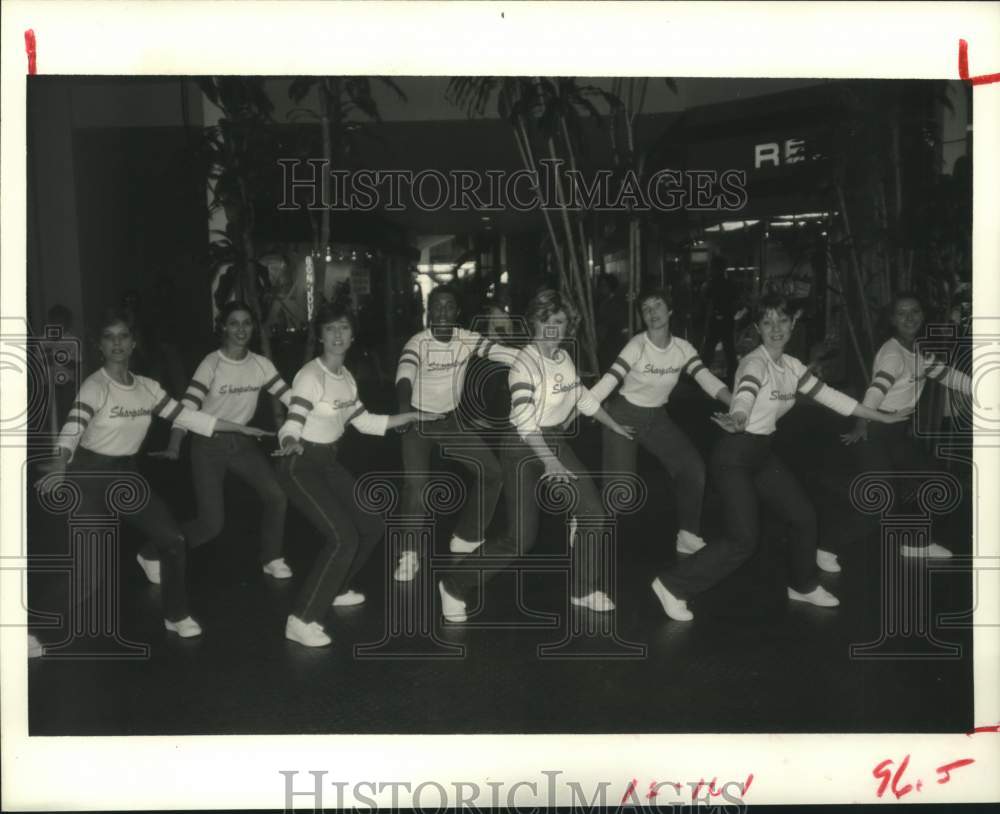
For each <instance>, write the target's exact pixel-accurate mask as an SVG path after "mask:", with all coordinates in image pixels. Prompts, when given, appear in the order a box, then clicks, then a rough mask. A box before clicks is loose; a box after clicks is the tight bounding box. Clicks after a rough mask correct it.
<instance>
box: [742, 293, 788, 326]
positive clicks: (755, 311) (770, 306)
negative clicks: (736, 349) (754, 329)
mask: <svg viewBox="0 0 1000 814" xmlns="http://www.w3.org/2000/svg"><path fill="white" fill-rule="evenodd" d="M768 311H777V312H778V313H779V314H785V316H788V317H791V318H793V319H794V317H795V309H793V308H792V307H791V305H790V304H789V302H788V297H786V296H784V295H783V294H777V293H773V292H772V293H768V294H764V295H763V296H762V297H761V298H760V299H758V300H757V301H756V302H755V303H754V304H753V308H752V309H751V312H750V314H751V316H750V318H751V319H752V320H753V323H754V325H757V324H759V323H760V321H761V320H762V319H763V318H764V316H765V314H767V312H768Z"/></svg>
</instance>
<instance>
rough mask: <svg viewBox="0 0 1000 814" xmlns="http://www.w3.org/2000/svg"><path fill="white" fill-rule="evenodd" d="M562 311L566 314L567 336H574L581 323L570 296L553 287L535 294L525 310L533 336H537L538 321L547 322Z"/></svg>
mask: <svg viewBox="0 0 1000 814" xmlns="http://www.w3.org/2000/svg"><path fill="white" fill-rule="evenodd" d="M560 311H562V312H563V313H564V314H565V315H566V336H567V337H570V336H573V335H574V334H575V333H576V328H577V326H578V325H579V324H580V315H579V313H577V310H576V308H574V307H573V304H572V303H571V302H570V301H569V298H568V297H564V296H563V295H562V294H560V293H559V292H558V291H556V290H555V289H553V288H543V289H542V290H541V291H539V292H538V293H537V294H535V296H534V297H532V298H531V302H529V303H528V307H527V309H526V311H525V318H526V319H527V320H528V328H529V330H530V331H531V336H532V338H533V339H534V338H536V337H535V331H536V327H535V325H536V323H539V322H545V321H546V320H547V319H548V318H549V317H551V316H552V315H553V314H557V313H559V312H560Z"/></svg>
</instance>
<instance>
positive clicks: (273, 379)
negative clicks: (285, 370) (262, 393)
mask: <svg viewBox="0 0 1000 814" xmlns="http://www.w3.org/2000/svg"><path fill="white" fill-rule="evenodd" d="M260 366H261V368H262V369H263V371H264V377H265V381H264V384H263V385H261V387H262V388H263V389H264V390H266V391H267V392H268V393H270V394H271V395H272V396H274V397H275V398H276V399H278V400H279V401H280V402H281V403H282V404H284V405H285V406H286V407H288V406H289V405H290V404H291V403H292V388H291V387H289V386H288V383H287V382H286V381H285V380H284V379H283V378H281V374H280V373H278V369H277V368H276V367H275V366H274V362H272V361H271V360H270V359H268V358H267V357H266V356H265V357H262V358H261V359H260Z"/></svg>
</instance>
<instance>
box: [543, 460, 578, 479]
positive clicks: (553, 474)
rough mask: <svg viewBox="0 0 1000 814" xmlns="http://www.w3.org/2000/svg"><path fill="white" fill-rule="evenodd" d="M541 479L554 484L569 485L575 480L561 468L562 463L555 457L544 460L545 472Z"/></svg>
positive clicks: (564, 468) (574, 476)
mask: <svg viewBox="0 0 1000 814" xmlns="http://www.w3.org/2000/svg"><path fill="white" fill-rule="evenodd" d="M542 477H543V478H547V479H548V480H551V481H552V482H554V483H569V482H570V481H574V480H576V475H574V474H573V473H572V472H570V471H569V470H568V469H567V468H566V467H565V466H563V462H562V461H560V460H559V459H558V458H556V457H551V458H546V459H545V472H544V473H542Z"/></svg>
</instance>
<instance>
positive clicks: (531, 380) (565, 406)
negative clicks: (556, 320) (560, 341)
mask: <svg viewBox="0 0 1000 814" xmlns="http://www.w3.org/2000/svg"><path fill="white" fill-rule="evenodd" d="M508 382H509V384H510V423H511V424H513V425H514V427H515V428H516V429H517V432H518V435H520V436H521V437H522V438H523V437H524V436H526V435H529V434H531V433H534V432H540V431H541V430H544V429H548V428H551V427H558V426H559V425H560V424H562V423H563V422H564V421H565V420H566V419H567V418H569V416H570V413H572V412H573V408H574V407H576V408H577V409H579V411H580V412H581V413H583V414H584V415H593V414H594V413H596V412H597V411H598V410H599V409H600V407H601V405H600V402H598V401H597V399H595V398H594V397H593V395H591V392H590V391H589V390H588V389H587V388H586V387H584V386H583V383H582V382H581V381H580V377H579V376H578V375H577V372H576V366H575V365H574V364H573V359H572V358H571V357H570V355H569V354H568V353H567V352H566V351H564V350H559V351H557V352H556V355H555V358H554V359H549V358H548V357H546V356H543V355H542V353H541V351H539V350H538V348H537V347H536V346H535V345H533V344H532V345H527V346H526V347H524V348H522V349H521V351H520V352H519V353H518V354H517V357H516V358H515V359H514V364H512V365H511V366H510V373H509V374H508Z"/></svg>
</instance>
